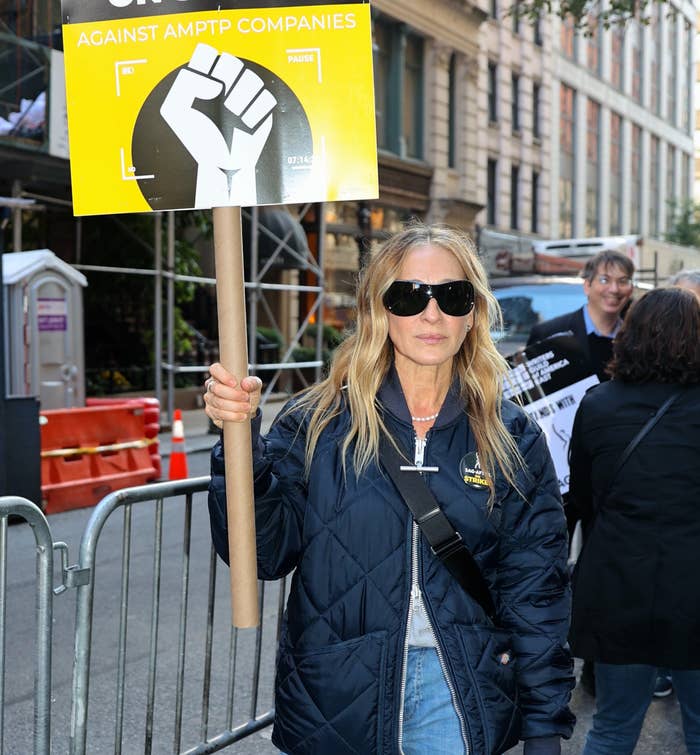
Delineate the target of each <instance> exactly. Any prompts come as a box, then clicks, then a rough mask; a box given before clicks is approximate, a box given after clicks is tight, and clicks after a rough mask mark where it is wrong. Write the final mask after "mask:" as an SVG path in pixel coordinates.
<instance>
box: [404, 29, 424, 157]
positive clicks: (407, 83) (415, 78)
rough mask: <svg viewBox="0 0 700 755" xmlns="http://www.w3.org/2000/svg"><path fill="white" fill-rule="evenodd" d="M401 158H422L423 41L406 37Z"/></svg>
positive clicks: (418, 38)
mask: <svg viewBox="0 0 700 755" xmlns="http://www.w3.org/2000/svg"><path fill="white" fill-rule="evenodd" d="M402 136H403V140H404V144H405V150H403V151H402V153H401V154H402V156H406V157H416V158H421V157H423V39H422V37H417V36H415V35H414V34H407V35H406V44H405V69H404V79H403V135H402Z"/></svg>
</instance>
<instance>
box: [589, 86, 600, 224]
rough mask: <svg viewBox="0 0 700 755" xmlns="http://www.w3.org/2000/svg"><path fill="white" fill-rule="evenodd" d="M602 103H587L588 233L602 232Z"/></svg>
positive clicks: (592, 101) (590, 101)
mask: <svg viewBox="0 0 700 755" xmlns="http://www.w3.org/2000/svg"><path fill="white" fill-rule="evenodd" d="M599 133H600V105H599V104H598V103H597V102H595V101H594V100H588V102H587V104H586V235H587V236H597V235H598V234H599V232H600V229H599V226H600V215H599V197H600V145H599V140H598V134H599Z"/></svg>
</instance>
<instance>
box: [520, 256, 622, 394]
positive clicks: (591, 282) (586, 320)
mask: <svg viewBox="0 0 700 755" xmlns="http://www.w3.org/2000/svg"><path fill="white" fill-rule="evenodd" d="M581 277H582V278H583V291H584V293H585V294H586V297H587V298H588V302H587V303H586V304H584V306H583V307H581V309H577V310H575V311H574V312H568V313H567V314H564V315H560V316H559V317H554V318H552V319H551V320H546V321H545V322H541V323H538V324H537V325H535V326H533V328H532V330H531V331H530V337H529V338H528V341H527V345H528V346H530V344H533V343H536V342H537V341H543V340H544V339H545V338H550V337H551V336H554V335H560V334H562V333H571V334H572V335H573V336H574V338H576V340H577V341H578V342H579V344H580V346H581V350H582V351H583V353H584V355H585V357H586V359H587V360H588V362H589V363H590V366H591V374H593V375H597V376H598V380H600V381H601V382H603V381H604V380H607V379H608V375H607V373H606V372H605V367H606V365H607V363H608V362H609V361H610V357H611V356H612V339H613V338H614V337H615V335H616V333H617V332H618V330H619V329H620V326H621V325H622V317H621V315H622V312H623V310H624V309H625V307H626V306H627V304H628V303H629V301H630V298H631V296H632V291H633V277H634V263H633V262H632V260H631V259H630V258H629V257H627V256H626V255H624V254H623V253H622V252H618V251H616V250H614V249H604V250H603V251H601V252H598V253H597V254H596V255H594V256H593V257H590V258H589V259H588V260H587V261H586V265H585V267H584V268H583V270H582V271H581Z"/></svg>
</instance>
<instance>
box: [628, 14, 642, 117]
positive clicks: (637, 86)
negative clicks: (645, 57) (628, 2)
mask: <svg viewBox="0 0 700 755" xmlns="http://www.w3.org/2000/svg"><path fill="white" fill-rule="evenodd" d="M629 33H630V46H631V48H632V49H631V52H632V71H631V73H632V89H631V91H630V94H631V96H632V99H634V100H635V101H636V102H639V103H641V102H642V27H641V25H640V23H639V21H637V20H636V19H633V20H632V21H630V27H629Z"/></svg>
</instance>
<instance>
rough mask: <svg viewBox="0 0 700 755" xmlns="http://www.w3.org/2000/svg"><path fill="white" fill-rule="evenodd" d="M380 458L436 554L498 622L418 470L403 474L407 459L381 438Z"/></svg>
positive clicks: (470, 559)
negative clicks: (402, 467)
mask: <svg viewBox="0 0 700 755" xmlns="http://www.w3.org/2000/svg"><path fill="white" fill-rule="evenodd" d="M379 458H380V460H381V462H382V465H383V466H384V469H385V470H386V471H387V473H388V475H389V477H391V479H392V481H393V483H394V485H395V486H396V488H397V490H398V491H399V493H400V494H401V497H402V498H403V500H404V502H405V503H406V505H407V506H408V508H409V509H410V511H411V514H413V519H414V520H415V522H416V524H417V525H418V526H419V527H420V528H421V531H422V532H423V535H424V536H425V539H426V540H427V541H428V544H429V545H430V548H431V550H432V551H433V553H434V554H435V555H436V556H437V557H438V558H439V559H440V560H441V561H442V563H443V564H445V566H446V567H447V569H448V570H449V571H450V573H451V574H452V576H453V577H454V578H455V579H456V580H457V582H458V583H459V584H460V585H461V587H462V588H463V589H464V590H465V592H467V593H468V594H469V595H471V597H472V598H474V600H476V602H477V603H478V604H479V605H480V606H481V607H482V608H483V609H484V612H485V613H486V615H487V616H488V617H489V618H490V619H491V620H492V621H494V620H495V616H496V608H495V606H494V604H493V598H492V597H491V591H490V589H489V586H488V583H487V582H486V580H485V579H484V575H483V574H482V573H481V570H480V569H479V566H478V565H477V563H476V561H475V560H474V556H472V554H471V553H470V551H469V549H468V548H467V546H466V545H465V544H464V542H463V540H462V536H461V535H460V534H459V533H458V532H457V531H455V528H454V527H453V526H452V525H451V524H450V521H449V519H448V518H447V517H446V516H445V514H444V512H443V511H442V509H441V508H440V504H439V503H438V502H437V501H436V500H435V496H434V495H433V494H432V493H431V492H430V489H429V488H428V486H427V485H426V484H425V480H424V479H423V478H422V476H421V475H420V473H419V472H418V471H415V472H404V471H401V466H402V465H403V464H405V462H406V459H405V458H404V457H403V456H402V455H401V454H400V453H399V452H398V451H397V450H396V448H395V447H394V445H393V444H392V443H391V441H390V440H389V439H388V438H387V437H386V436H385V435H382V438H381V440H380V442H379Z"/></svg>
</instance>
